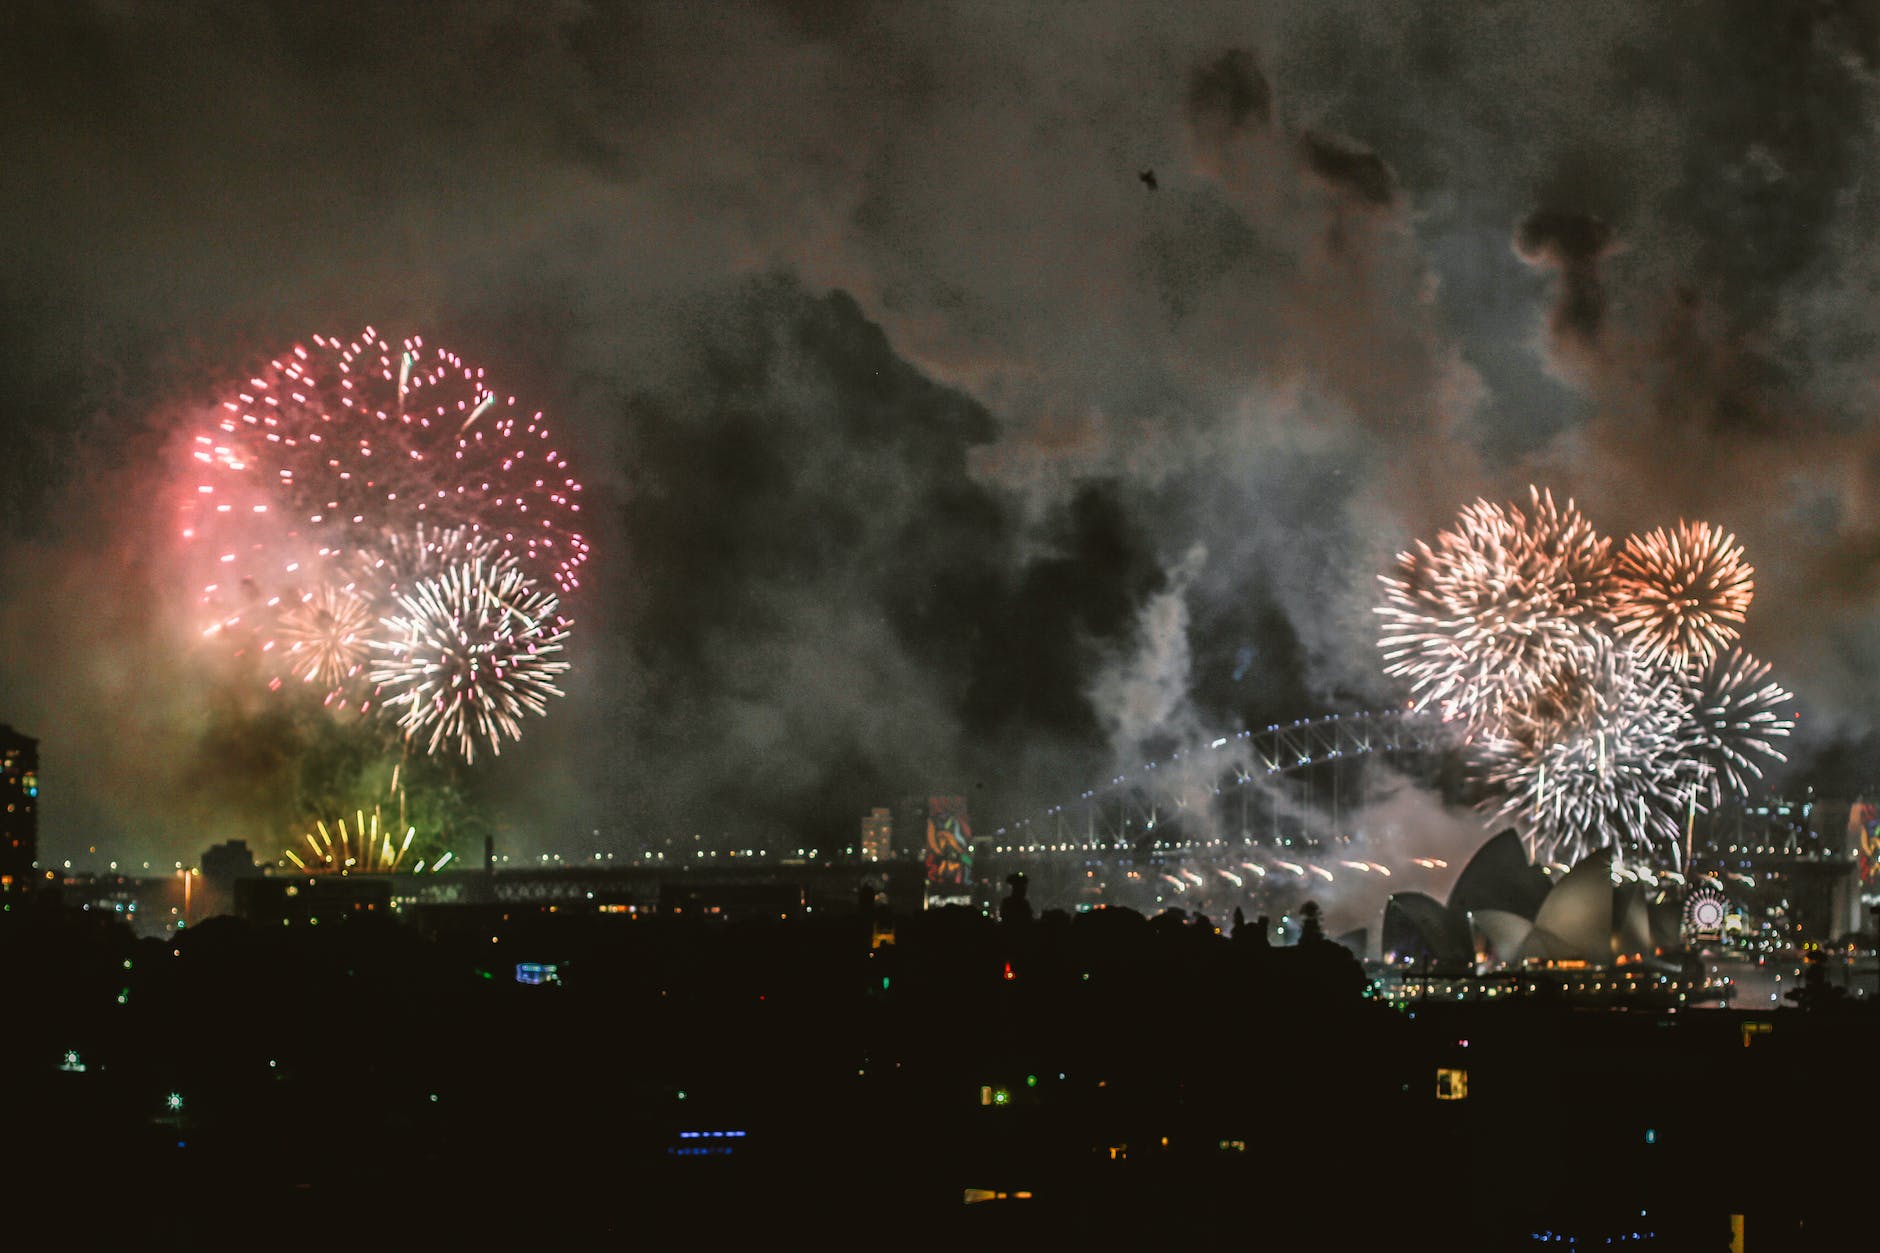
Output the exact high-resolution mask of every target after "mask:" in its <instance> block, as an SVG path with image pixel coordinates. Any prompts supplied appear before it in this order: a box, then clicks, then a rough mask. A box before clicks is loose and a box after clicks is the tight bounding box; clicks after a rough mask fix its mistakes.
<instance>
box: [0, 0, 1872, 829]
mask: <svg viewBox="0 0 1880 1253" xmlns="http://www.w3.org/2000/svg"><path fill="white" fill-rule="evenodd" d="M1877 59H1880V25H1877V24H1876V20H1875V17H1874V15H1873V11H1872V10H1871V9H1869V8H1867V7H1865V6H1855V5H1840V4H1834V3H1773V2H1771V0H1734V2H1724V3H1706V4H1692V5H1679V6H1656V5H1639V4H1636V3H1622V4H1621V3H1615V4H1597V3H1575V4H1560V3H1549V2H1542V3H1532V4H1524V3H1503V4H1495V5H1455V4H1444V3H1435V2H1429V3H1390V2H1388V0H1301V2H1299V3H1293V4H1258V3H1246V2H1244V0H1238V2H1235V3H1231V4H1222V5H1214V6H1205V5H1201V4H1193V5H1184V6H1181V9H1180V11H1179V14H1177V13H1176V11H1174V10H1171V9H1169V8H1168V7H1167V6H1164V5H1157V4H1139V5H1121V4H1100V3H1099V4H1078V5H1058V4H1042V3H1038V4H1028V3H1017V2H1011V0H1001V2H997V3H995V2H992V0H986V2H984V3H977V4H961V5H936V4H921V5H912V4H864V3H855V4H848V3H819V4H808V3H805V4H792V3H778V4H769V5H748V6H733V5H710V6H706V5H697V4H671V5H654V4H645V5H634V6H631V7H628V6H613V5H600V4H594V5H582V4H573V3H562V4H554V3H541V2H539V0H528V2H526V3H520V2H519V3H514V4H505V3H473V4H463V5H455V6H447V5H443V4H436V5H433V4H391V3H388V4H385V5H380V6H368V5H340V4H336V3H318V4H301V3H281V4H256V3H240V4H237V3H228V4H216V3H193V4H192V3H183V4H175V5H155V4H149V5H145V4H125V3H104V2H98V3H80V2H76V0H56V2H52V3H44V4H35V3H18V4H9V5H7V6H5V9H4V12H3V13H0V133H3V134H4V135H5V136H6V142H5V169H6V177H5V178H4V179H3V180H0V423H3V424H4V431H3V442H0V447H3V448H4V450H5V451H4V455H3V456H0V721H6V722H10V723H12V724H13V725H14V726H16V727H18V728H19V729H21V730H23V731H25V732H27V733H29V734H33V735H36V736H38V737H39V738H40V739H41V741H42V743H41V757H42V767H43V768H42V774H43V776H44V779H45V787H46V792H45V803H44V807H43V828H42V839H41V858H42V860H47V859H51V858H58V857H64V856H73V855H75V854H77V853H82V852H83V850H84V848H85V847H87V846H89V845H92V844H96V845H99V846H100V847H101V849H103V850H106V851H110V852H114V853H117V854H118V855H120V856H124V857H135V856H138V855H142V856H146V857H149V856H159V855H160V856H163V857H165V858H166V859H167V858H168V857H170V856H172V855H173V856H176V857H184V856H189V857H193V856H194V855H195V853H197V852H199V851H200V849H201V848H202V847H204V846H205V845H207V844H208V843H211V842H214V841H215V840H219V839H225V838H230V837H242V838H248V839H249V840H250V842H251V843H255V844H258V845H263V846H265V845H268V844H269V843H270V842H271V841H273V840H274V839H276V838H278V836H279V835H281V834H284V833H280V832H276V831H273V830H270V829H266V822H265V821H264V820H263V819H261V818H259V817H257V814H259V813H261V812H263V811H265V809H266V796H267V793H268V791H269V789H270V787H271V786H272V780H273V778H274V777H275V776H274V773H273V772H276V771H278V770H280V769H281V768H282V762H281V760H280V759H279V755H280V753H281V752H282V751H284V750H283V749H282V748H281V745H280V743H279V742H278V741H277V740H276V739H273V738H270V731H269V726H270V718H271V715H270V712H269V710H268V708H267V702H266V699H265V697H266V693H256V692H250V691H245V690H233V689H232V688H231V685H230V684H229V682H228V681H227V680H226V676H225V675H223V673H222V672H221V670H220V669H218V666H219V663H218V661H217V659H216V658H215V657H213V656H209V655H207V654H206V650H205V648H204V647H203V645H202V644H201V643H200V641H198V640H196V639H195V638H194V637H193V634H192V632H190V631H189V630H188V629H186V619H187V610H188V609H189V607H190V604H189V600H190V592H191V588H190V586H189V584H188V582H187V580H186V579H185V578H184V577H183V576H182V573H181V571H180V563H179V560H178V556H177V548H176V544H175V542H174V536H173V525H172V517H173V510H174V502H175V500H176V498H177V492H178V485H179V484H180V483H182V482H183V474H184V467H182V466H181V465H180V464H179V456H178V451H177V450H178V441H179V440H180V439H181V438H182V437H183V436H184V435H185V434H187V433H189V432H190V431H192V430H193V427H194V424H195V423H196V422H197V421H199V419H200V415H201V414H202V413H203V412H204V411H205V410H206V409H207V408H208V406H209V405H210V404H212V403H213V402H214V401H215V400H216V399H217V397H218V393H219V391H220V389H223V388H225V387H226V386H227V384H228V383H229V382H230V381H231V380H234V379H238V378H243V377H246V376H247V374H248V373H250V372H252V371H253V370H254V369H256V368H257V367H258V363H260V362H263V361H265V360H266V359H267V358H268V357H269V356H271V355H272V354H275V353H278V352H280V351H282V350H283V349H284V348H286V347H287V346H288V345H290V344H292V343H293V342H295V341H296V340H300V339H304V338H306V337H308V336H310V335H312V334H314V333H316V332H318V333H328V334H335V335H342V336H353V335H356V334H357V333H358V332H359V331H360V330H361V329H363V328H364V327H365V326H367V325H371V326H374V327H375V328H377V329H378V330H380V331H381V332H382V333H384V334H386V335H388V336H391V337H393V338H398V337H402V336H405V335H409V334H412V333H422V334H423V335H424V336H425V337H426V338H427V340H428V341H429V342H432V343H436V344H441V345H444V346H447V347H449V348H451V349H452V350H454V351H456V352H457V353H460V354H461V355H462V356H464V357H465V358H466V359H468V360H470V361H473V362H475V363H478V364H481V365H483V366H484V367H486V368H487V369H488V370H489V371H490V374H491V376H492V377H493V378H494V379H496V380H498V384H497V385H498V388H499V390H503V391H508V392H513V393H515V394H517V395H518V396H520V397H522V398H523V399H524V400H525V402H526V403H528V404H530V405H532V406H535V407H540V408H542V409H544V410H545V411H546V412H547V413H548V415H549V417H550V420H551V421H552V422H553V423H555V425H556V428H557V430H558V432H561V433H563V434H562V436H561V437H562V438H563V439H564V440H565V450H566V452H567V455H568V456H569V457H570V458H571V460H572V461H573V463H574V466H575V468H576V471H577V472H578V473H579V474H580V475H581V477H582V478H583V479H584V480H585V482H586V484H587V487H588V491H589V493H590V495H589V514H590V519H591V520H590V522H589V525H590V526H591V527H592V528H593V529H592V532H591V539H592V542H593V544H594V550H595V556H594V560H593V562H592V564H591V566H590V570H591V578H590V579H589V582H588V586H586V587H584V588H583V589H582V592H581V594H580V596H579V597H578V598H575V599H573V600H571V602H570V606H569V607H570V609H571V610H572V612H573V615H574V617H575V619H576V621H577V635H576V642H575V646H574V651H573V654H572V655H573V660H574V661H575V663H576V667H577V669H576V673H575V675H574V676H573V678H572V679H571V681H570V688H571V690H570V695H569V697H568V698H567V699H566V700H565V701H562V702H560V703H559V704H558V705H557V706H556V707H555V708H554V709H553V710H552V712H551V715H550V716H549V717H548V718H546V719H543V720H540V721H539V722H537V723H536V724H534V725H533V726H531V727H530V731H529V735H528V737H527V738H526V739H525V740H524V742H523V743H522V744H520V745H517V746H514V747H513V748H511V749H510V750H508V751H506V752H505V753H504V754H503V756H502V758H501V760H500V761H499V762H498V763H496V764H495V766H494V767H492V768H490V769H488V770H487V771H481V770H480V771H479V772H478V782H477V786H478V787H479V788H480V789H481V790H482V792H483V794H484V795H485V796H486V797H487V798H488V801H489V803H490V804H491V805H492V806H493V807H494V809H495V811H496V812H497V813H498V815H499V818H500V821H499V831H500V833H501V834H500V839H501V841H502V842H503V843H504V845H505V847H506V848H510V849H514V850H516V851H519V852H525V853H527V852H533V851H535V850H538V849H555V850H562V851H569V852H588V851H592V850H595V849H602V850H617V851H622V852H630V851H633V850H636V849H638V848H640V847H641V846H642V845H643V844H644V843H645V842H646V841H649V840H655V839H659V838H662V837H665V836H669V835H680V834H684V835H689V834H690V833H692V832H703V833H707V835H708V838H712V837H716V836H717V835H719V834H721V833H722V834H725V835H729V836H731V837H732V838H733V839H734V840H736V839H744V838H746V837H748V840H749V841H750V842H762V841H765V840H768V841H769V842H771V843H772V844H777V843H779V842H780V841H782V840H784V839H786V838H789V837H794V836H799V835H802V836H807V837H809V838H810V839H811V841H812V842H814V841H817V840H822V841H833V840H836V839H848V838H851V837H852V835H853V832H854V830H855V826H856V822H857V820H858V819H859V817H860V815H861V814H862V813H863V812H864V811H865V810H866V809H867V808H868V807H869V806H871V805H877V804H889V803H891V802H894V801H897V800H898V799H899V798H901V797H903V796H911V795H916V794H940V793H958V794H963V795H966V796H968V797H969V798H971V804H972V805H973V807H974V816H975V819H976V821H977V823H978V824H979V825H980V826H982V827H983V826H987V825H990V824H991V823H993V822H996V821H997V820H999V819H1001V818H1006V817H1011V816H1016V815H1018V814H1020V813H1023V812H1026V811H1027V810H1028V809H1030V808H1031V807H1034V806H1037V805H1041V804H1048V803H1052V802H1055V801H1058V800H1063V799H1067V798H1068V797H1070V796H1072V795H1075V794H1076V793H1077V792H1078V791H1081V790H1082V789H1083V788H1085V787H1089V786H1092V785H1094V784H1096V783H1097V782H1098V781H1100V780H1102V779H1105V778H1107V777H1109V775H1111V774H1113V773H1114V772H1115V769H1116V767H1117V765H1118V764H1119V763H1126V762H1132V761H1138V760H1140V759H1141V757H1142V755H1143V754H1144V753H1145V752H1152V753H1159V752H1163V751H1166V750H1167V749H1169V748H1171V747H1174V746H1178V745H1180V744H1183V743H1189V742H1193V741H1195V740H1198V739H1206V738H1211V737H1213V736H1215V735H1220V734H1227V733H1231V732H1232V731H1234V730H1237V729H1239V728H1242V727H1248V726H1252V727H1263V726H1265V725H1266V724H1268V723H1270V722H1274V721H1279V720H1285V721H1290V720H1291V719H1294V718H1299V717H1312V716H1318V715H1322V714H1326V713H1330V712H1334V711H1341V710H1353V709H1362V708H1374V707H1377V706H1379V705H1381V704H1385V703H1388V702H1390V701H1392V700H1393V699H1396V698H1397V697H1396V695H1395V694H1394V693H1393V692H1392V690H1391V689H1390V688H1389V687H1388V686H1387V685H1386V684H1385V683H1384V681H1383V679H1382V676H1381V675H1380V674H1379V672H1378V661H1377V654H1376V649H1375V647H1374V628H1373V625H1372V621H1373V620H1372V615H1371V614H1370V612H1369V610H1370V607H1371V606H1372V605H1373V604H1374V603H1375V600H1376V592H1377V583H1376V575H1377V574H1378V572H1380V571H1382V570H1384V569H1385V568H1386V567H1387V565H1388V563H1389V560H1390V557H1391V555H1392V554H1393V553H1394V552H1396V551H1397V550H1398V549H1399V548H1401V547H1403V546H1404V545H1405V544H1406V543H1407V542H1408V541H1409V540H1411V539H1412V538H1414V537H1417V536H1428V535H1430V534H1432V533H1433V532H1434V531H1435V530H1436V529H1437V528H1439V527H1440V526H1442V525H1443V524H1445V523H1446V522H1447V521H1448V520H1449V519H1450V518H1451V517H1453V515H1454V513H1455V511H1456V510H1457V508H1458V507H1459V506H1461V505H1463V504H1465V503H1467V502H1468V501H1470V500H1473V499H1475V498H1476V497H1477V496H1486V497H1488V498H1490V499H1512V498H1515V497H1517V496H1524V495H1525V492H1526V486H1527V484H1529V483H1530V482H1533V483H1538V484H1541V485H1543V486H1547V487H1550V488H1551V489H1552V490H1553V491H1554V492H1555V493H1556V494H1557V495H1561V496H1569V495H1570V496H1572V497H1574V498H1576V499H1577V500H1578V502H1579V503H1580V505H1581V506H1582V508H1584V509H1585V510H1586V511H1587V513H1588V514H1589V515H1590V516H1591V518H1592V520H1593V521H1594V522H1595V523H1596V524H1597V525H1598V526H1600V527H1601V528H1602V530H1604V531H1605V532H1606V533H1607V534H1610V535H1613V536H1616V537H1622V536H1624V535H1625V534H1626V533H1627V532H1628V531H1632V530H1644V529H1648V528H1651V527H1656V526H1670V525H1672V524H1674V523H1676V522H1677V521H1678V520H1679V519H1680V518H1685V517H1689V518H1703V519H1706V520H1709V521H1712V522H1715V523H1717V524H1719V525H1721V526H1723V527H1725V528H1727V529H1729V530H1731V531H1734V532H1735V533H1736V534H1737V535H1738V536H1739V538H1740V539H1741V540H1742V541H1743V543H1744V544H1745V545H1746V547H1747V550H1748V557H1749V560H1750V561H1751V562H1752V563H1753V564H1754V565H1755V566H1756V567H1757V600H1756V604H1755V606H1754V607H1753V608H1752V610H1751V614H1750V623H1749V628H1748V633H1747V636H1746V643H1747V644H1748V646H1749V647H1750V648H1751V649H1752V650H1754V651H1755V652H1756V653H1757V654H1758V655H1760V656H1763V657H1765V658H1766V659H1768V660H1769V661H1771V662H1772V663H1774V665H1775V668H1776V670H1775V677H1776V678H1778V679H1779V680H1781V681H1782V682H1784V683H1785V684H1786V685H1787V686H1789V687H1790V688H1792V689H1793V690H1794V691H1795V692H1796V693H1797V695H1798V698H1799V707H1800V708H1801V709H1802V710H1803V721H1802V725H1801V728H1800V733H1799V736H1798V744H1797V747H1798V750H1799V752H1798V756H1799V758H1800V759H1801V760H1800V761H1799V762H1798V765H1799V766H1802V767H1805V768H1807V769H1810V770H1813V771H1814V772H1815V773H1814V774H1813V775H1812V776H1811V777H1815V778H1818V779H1821V780H1824V781H1825V782H1827V783H1830V784H1832V785H1833V786H1838V787H1844V788H1845V787H1850V786H1853V784H1854V782H1857V781H1860V780H1864V778H1865V768H1866V767H1865V763H1866V761H1867V755H1866V753H1865V751H1864V745H1865V741H1866V737H1867V736H1868V735H1869V733H1870V731H1871V730H1872V727H1873V720H1872V718H1871V716H1870V713H1869V711H1870V710H1873V709H1876V708H1880V702H1877V701H1876V699H1875V698H1876V696H1880V630H1877V629H1876V628H1877V627H1880V518H1877V517H1876V513H1875V511H1876V508H1880V497H1877V496H1876V493H1877V492H1880V435H1877V433H1876V430H1875V423H1874V421H1873V414H1874V412H1875V408H1876V400H1877V399H1880V395H1877V392H1880V312H1877V311H1876V307H1875V299H1874V297H1875V293H1876V289H1877V288H1880V242H1876V241H1880V229H1877V228H1880V135H1876V128H1875V122H1876V119H1880V78H1877V77H1876V74H1877V72H1880V65H1877V64H1876V61H1877ZM1149 171H1152V172H1153V175H1154V177H1153V180H1150V179H1145V178H1144V177H1142V175H1143V174H1144V173H1145V172H1149ZM1151 182H1153V186H1152V185H1151ZM594 832H598V835H595V834H591V833H594Z"/></svg>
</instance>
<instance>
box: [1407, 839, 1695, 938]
mask: <svg viewBox="0 0 1880 1253" xmlns="http://www.w3.org/2000/svg"><path fill="white" fill-rule="evenodd" d="M1681 900H1682V893H1681V892H1679V891H1677V890H1675V889H1674V888H1673V887H1671V886H1670V885H1669V884H1667V883H1665V882H1663V881H1660V880H1656V879H1654V878H1653V877H1652V876H1650V875H1639V874H1635V873H1631V872H1628V871H1626V870H1625V869H1624V868H1623V867H1615V866H1614V864H1613V859H1612V855H1611V853H1610V851H1602V852H1599V853H1595V854H1593V855H1591V856H1589V857H1587V858H1586V859H1585V860H1583V861H1581V862H1580V863H1579V864H1578V865H1577V866H1574V867H1573V868H1572V869H1571V870H1570V871H1569V872H1567V873H1565V874H1562V873H1559V872H1558V871H1554V870H1550V869H1543V868H1539V867H1536V866H1534V865H1531V864H1530V863H1529V862H1528V859H1527V856H1526V854H1525V851H1524V850H1523V848H1522V845H1521V841H1520V839H1519V837H1517V836H1516V835H1515V833H1514V832H1513V831H1511V830H1510V831H1504V832H1502V833H1501V834H1500V835H1497V836H1495V837H1494V838H1492V839H1490V840H1489V841H1488V842H1487V843H1485V844H1484V845H1482V847H1481V848H1480V849H1479V850H1478V851H1477V852H1476V854H1475V856H1474V857H1472V858H1471V859H1470V861H1469V863H1468V865H1467V866H1466V867H1464V869H1463V871H1462V873H1461V875H1460V876H1458V877H1457V879H1456V883H1455V886H1454V888H1453V889H1451V891H1450V893H1449V899H1448V901H1446V902H1439V901H1437V900H1436V899H1435V898H1433V897H1431V896H1429V895H1427V894H1425V893H1422V892H1399V893H1397V894H1396V895H1394V896H1392V897H1391V898H1390V900H1389V902H1388V904H1387V905H1386V906H1385V910H1384V921H1383V944H1382V947H1383V952H1384V959H1385V961H1386V963H1387V964H1390V965H1398V964H1405V963H1408V964H1412V965H1414V966H1419V967H1422V968H1426V969H1432V970H1436V971H1441V972H1452V973H1463V972H1475V971H1493V970H1498V969H1499V970H1506V969H1527V970H1533V969H1565V970H1585V969H1595V970H1603V969H1607V968H1612V967H1630V968H1633V969H1638V970H1643V971H1652V970H1656V971H1658V972H1661V973H1665V974H1674V973H1677V972H1679V971H1680V970H1681V969H1682V966H1681V963H1680V962H1679V960H1678V956H1679V954H1680V952H1681V950H1682V948H1683V939H1682V935H1681V930H1682V915H1681Z"/></svg>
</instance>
